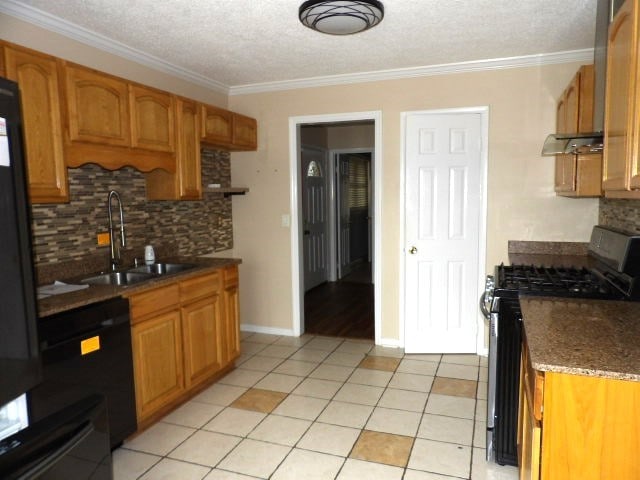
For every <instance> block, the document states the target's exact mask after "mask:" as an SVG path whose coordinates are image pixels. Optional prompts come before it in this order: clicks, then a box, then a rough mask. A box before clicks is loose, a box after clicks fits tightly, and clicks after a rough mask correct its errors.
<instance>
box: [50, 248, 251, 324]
mask: <svg viewBox="0 0 640 480" xmlns="http://www.w3.org/2000/svg"><path fill="white" fill-rule="evenodd" d="M162 261H163V262H165V263H192V264H196V265H197V266H196V268H193V269H190V270H186V271H184V272H180V273H176V274H172V275H163V276H158V277H153V278H152V279H150V280H148V281H145V282H141V283H138V284H135V285H126V286H114V285H89V288H85V289H83V290H78V291H75V292H70V293H64V294H61V295H53V296H51V297H46V298H42V299H40V300H38V316H39V317H46V316H49V315H53V314H55V313H60V312H64V311H66V310H71V309H73V308H76V307H82V306H84V305H89V304H91V303H96V302H100V301H103V300H108V299H110V298H115V297H118V296H125V297H126V296H130V295H133V294H136V293H140V292H142V291H144V290H148V289H151V288H156V287H160V286H163V285H168V284H170V283H173V282H175V281H177V280H185V279H187V278H190V277H194V276H198V275H202V274H203V273H208V272H212V271H215V270H218V269H220V268H223V267H226V266H228V265H237V264H239V263H242V260H240V259H237V258H207V257H168V258H164V257H163V258H162ZM89 276H91V275H88V274H83V275H82V277H89ZM58 280H61V281H65V280H66V281H67V282H69V283H74V281H75V282H77V281H78V278H77V277H76V278H73V277H70V276H69V275H68V273H67V277H66V278H59V279H58Z"/></svg>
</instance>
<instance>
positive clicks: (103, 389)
mask: <svg viewBox="0 0 640 480" xmlns="http://www.w3.org/2000/svg"><path fill="white" fill-rule="evenodd" d="M38 337H39V341H40V352H41V358H42V367H43V377H44V380H43V382H42V383H41V384H39V385H38V386H37V387H35V388H34V389H32V390H31V391H30V392H29V418H30V422H36V421H38V420H41V419H44V418H46V417H47V416H49V415H50V414H52V413H54V412H56V411H58V410H60V409H62V408H64V407H66V406H68V405H71V404H72V403H75V402H77V401H79V400H81V399H82V398H84V397H86V396H87V395H91V394H94V393H99V394H102V395H104V396H105V397H106V400H107V415H108V419H109V432H110V437H111V438H110V444H111V448H112V449H113V448H115V447H117V446H118V445H120V444H121V443H122V441H123V440H124V439H125V438H126V437H127V436H129V435H130V434H132V433H133V432H134V431H135V430H136V424H137V421H136V406H135V391H134V384H133V358H132V353H131V328H130V323H129V302H128V300H126V299H123V298H121V297H118V298H115V299H111V300H107V301H104V302H100V303H93V304H90V305H86V306H84V307H80V308H76V309H73V310H70V311H67V312H62V313H59V314H55V315H51V316H48V317H44V318H41V319H40V320H39V322H38Z"/></svg>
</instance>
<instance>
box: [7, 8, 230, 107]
mask: <svg viewBox="0 0 640 480" xmlns="http://www.w3.org/2000/svg"><path fill="white" fill-rule="evenodd" d="M0 12H1V13H4V14H7V15H9V16H12V17H15V18H17V19H19V20H23V21H25V22H28V23H31V24H34V25H36V26H38V27H42V28H44V29H46V30H49V31H52V32H55V33H58V34H60V35H63V36H65V37H68V38H71V39H73V40H77V41H78V42H81V43H84V44H86V45H89V46H91V47H95V48H98V49H100V50H102V51H105V52H108V53H112V54H114V55H117V56H119V57H122V58H125V59H127V60H131V61H133V62H136V63H139V64H142V65H145V66H147V67H150V68H153V69H155V70H158V71H160V72H163V73H167V74H169V75H173V76H174V77H178V78H181V79H183V80H186V81H188V82H192V83H195V84H197V85H200V86H203V87H206V88H210V89H211V90H214V91H216V92H219V93H223V94H225V95H228V94H229V87H228V86H227V85H224V84H223V83H220V82H217V81H215V80H211V79H210V78H207V77H205V76H204V75H201V74H199V73H196V72H193V71H191V70H188V69H186V68H182V67H178V66H176V65H174V64H172V63H169V62H166V61H164V60H162V59H161V58H158V57H156V56H153V55H149V54H148V53H144V52H142V51H140V50H136V49H135V48H131V47H129V46H127V45H125V44H124V43H121V42H117V41H115V40H112V39H110V38H108V37H106V36H104V35H102V34H100V33H97V32H94V31H92V30H89V29H86V28H84V27H81V26H79V25H76V24H75V23H71V22H68V21H66V20H63V19H61V18H59V17H56V16H54V15H51V14H49V13H46V12H43V11H42V10H39V9H37V8H34V7H31V6H29V5H24V4H22V3H20V2H18V1H16V0H2V1H0Z"/></svg>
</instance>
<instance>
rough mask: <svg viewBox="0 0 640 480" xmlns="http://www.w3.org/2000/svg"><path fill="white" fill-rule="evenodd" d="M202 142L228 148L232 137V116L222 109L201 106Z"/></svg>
mask: <svg viewBox="0 0 640 480" xmlns="http://www.w3.org/2000/svg"><path fill="white" fill-rule="evenodd" d="M201 115H202V140H203V141H204V142H206V143H211V144H213V145H218V146H228V145H230V144H231V141H232V139H233V138H232V137H233V114H232V113H231V112H230V111H228V110H224V109H222V108H216V107H212V106H211V105H201Z"/></svg>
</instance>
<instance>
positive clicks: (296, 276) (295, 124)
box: [289, 110, 383, 344]
mask: <svg viewBox="0 0 640 480" xmlns="http://www.w3.org/2000/svg"><path fill="white" fill-rule="evenodd" d="M361 120H372V121H373V124H374V153H373V157H372V163H373V165H372V172H373V178H374V181H373V185H374V187H373V188H374V192H375V193H376V194H375V196H374V212H373V231H374V233H373V238H374V253H373V264H374V265H375V267H374V268H373V272H372V275H373V282H374V286H373V292H374V294H373V296H374V328H375V343H376V344H380V343H381V333H382V318H381V316H382V290H381V286H382V268H381V265H382V222H381V218H382V217H381V212H382V172H383V158H382V111H381V110H375V111H369V112H351V113H333V114H331V113H330V114H323V115H304V116H296V117H289V169H290V172H289V183H290V188H291V192H290V201H291V205H290V208H291V294H292V295H291V296H292V322H293V325H292V327H293V334H294V335H295V336H299V335H301V334H302V332H304V312H303V311H302V308H303V302H304V283H303V282H302V281H301V280H302V278H303V267H304V265H303V264H302V262H301V258H303V255H302V251H301V248H302V245H303V244H302V230H301V222H300V215H301V213H302V196H301V192H300V184H299V182H300V179H301V177H300V147H301V141H300V126H301V125H305V124H313V123H340V122H352V121H361ZM334 193H335V192H330V193H329V194H330V195H333V194H334ZM332 201H333V202H335V199H334V198H332Z"/></svg>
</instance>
